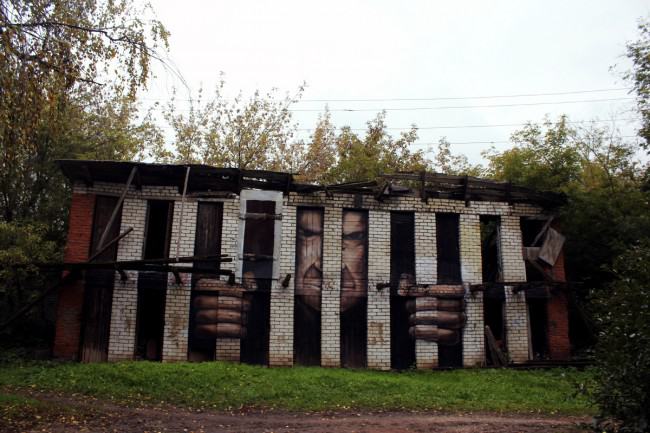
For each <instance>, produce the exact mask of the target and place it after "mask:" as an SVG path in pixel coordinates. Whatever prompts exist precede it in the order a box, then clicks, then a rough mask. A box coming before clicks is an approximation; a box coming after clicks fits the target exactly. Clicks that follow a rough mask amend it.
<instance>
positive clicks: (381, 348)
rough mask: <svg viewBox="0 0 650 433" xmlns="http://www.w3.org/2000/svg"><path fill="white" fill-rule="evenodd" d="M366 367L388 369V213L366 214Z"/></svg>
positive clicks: (375, 212)
mask: <svg viewBox="0 0 650 433" xmlns="http://www.w3.org/2000/svg"><path fill="white" fill-rule="evenodd" d="M368 225H369V230H368V276H369V278H368V368H373V369H377V370H389V369H390V290H389V289H382V290H381V291H378V290H377V283H386V282H388V280H390V213H389V212H379V211H370V212H369V213H368Z"/></svg>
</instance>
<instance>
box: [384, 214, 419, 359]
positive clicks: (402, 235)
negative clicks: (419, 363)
mask: <svg viewBox="0 0 650 433" xmlns="http://www.w3.org/2000/svg"><path fill="white" fill-rule="evenodd" d="M390 223H391V224H390V275H391V277H390V279H391V285H392V286H393V287H396V286H397V285H398V284H399V281H400V280H401V279H410V280H412V281H415V214H414V213H413V212H392V213H391V219H390ZM414 299H415V298H412V297H407V296H397V293H394V291H393V293H392V294H391V298H390V341H391V345H390V347H391V367H392V368H394V369H407V368H411V367H413V366H414V365H415V339H414V338H411V336H410V335H409V315H410V314H409V311H408V310H407V303H408V302H409V300H414Z"/></svg>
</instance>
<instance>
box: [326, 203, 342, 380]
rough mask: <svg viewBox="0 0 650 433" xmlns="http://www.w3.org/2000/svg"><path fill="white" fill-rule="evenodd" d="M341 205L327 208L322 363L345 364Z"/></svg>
mask: <svg viewBox="0 0 650 433" xmlns="http://www.w3.org/2000/svg"><path fill="white" fill-rule="evenodd" d="M342 224H343V212H342V209H341V208H330V207H327V208H325V222H324V230H323V291H322V300H321V337H320V338H321V365H322V366H323V367H339V366H340V365H341V237H342Z"/></svg>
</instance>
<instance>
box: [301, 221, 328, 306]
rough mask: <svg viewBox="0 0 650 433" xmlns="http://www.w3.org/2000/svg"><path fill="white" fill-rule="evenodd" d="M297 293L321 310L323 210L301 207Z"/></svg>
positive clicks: (306, 301)
mask: <svg viewBox="0 0 650 433" xmlns="http://www.w3.org/2000/svg"><path fill="white" fill-rule="evenodd" d="M296 230H297V233H296V295H298V296H304V297H305V298H304V301H305V303H307V304H308V305H309V306H310V307H312V308H313V309H315V310H317V311H319V310H320V293H321V286H322V282H323V272H322V254H323V210H322V209H299V210H298V218H297V225H296Z"/></svg>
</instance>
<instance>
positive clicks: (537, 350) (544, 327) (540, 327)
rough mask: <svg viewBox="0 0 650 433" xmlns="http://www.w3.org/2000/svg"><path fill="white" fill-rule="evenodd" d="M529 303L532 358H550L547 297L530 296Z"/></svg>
mask: <svg viewBox="0 0 650 433" xmlns="http://www.w3.org/2000/svg"><path fill="white" fill-rule="evenodd" d="M527 303H528V320H529V322H530V323H529V326H530V340H531V343H532V347H531V352H532V359H535V360H540V359H548V357H549V352H548V314H547V303H548V301H547V300H546V299H539V298H533V299H531V298H529V299H528V300H527Z"/></svg>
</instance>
